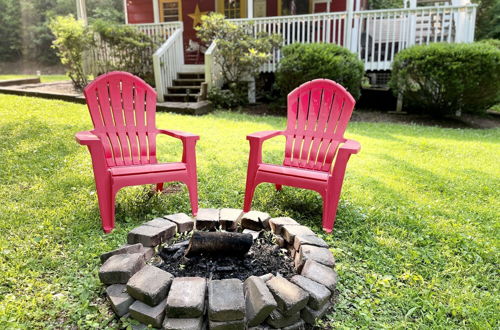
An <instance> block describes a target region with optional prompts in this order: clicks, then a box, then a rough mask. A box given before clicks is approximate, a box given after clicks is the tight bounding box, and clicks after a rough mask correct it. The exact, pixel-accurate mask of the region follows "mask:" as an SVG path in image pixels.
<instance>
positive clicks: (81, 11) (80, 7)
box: [76, 0, 88, 25]
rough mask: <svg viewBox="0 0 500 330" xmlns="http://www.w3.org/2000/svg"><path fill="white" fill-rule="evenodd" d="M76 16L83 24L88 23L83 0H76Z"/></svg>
mask: <svg viewBox="0 0 500 330" xmlns="http://www.w3.org/2000/svg"><path fill="white" fill-rule="evenodd" d="M76 17H77V19H78V20H82V21H83V24H84V25H87V24H88V21H87V6H86V5H85V0H76Z"/></svg>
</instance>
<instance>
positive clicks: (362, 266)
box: [0, 95, 500, 329]
mask: <svg viewBox="0 0 500 330" xmlns="http://www.w3.org/2000/svg"><path fill="white" fill-rule="evenodd" d="M284 125H285V119H284V118H276V117H257V116H250V115H244V114H236V113H230V112H216V113H213V114H210V115H207V116H203V117H190V116H182V115H175V114H166V113H160V114H158V115H157V126H158V127H160V128H175V129H179V130H185V131H190V132H194V133H197V134H199V135H201V140H200V141H199V144H198V147H197V153H198V175H199V182H200V184H199V194H200V207H241V206H242V203H243V191H244V185H245V176H246V162H247V157H248V142H247V141H246V140H245V136H246V134H248V133H251V132H254V131H259V130H270V129H281V128H283V127H284ZM90 128H91V121H90V117H89V115H88V113H87V109H86V107H85V106H83V105H77V104H72V103H66V102H62V101H52V100H43V99H36V98H28V97H18V96H7V95H0V155H1V158H0V159H1V161H0V196H1V203H0V232H1V236H0V237H1V239H0V278H1V280H0V328H1V329H7V328H49V327H58V328H65V327H69V326H73V327H76V328H91V327H95V328H104V327H119V326H121V325H123V324H121V323H120V321H116V320H114V319H113V315H112V314H111V312H110V309H109V306H108V305H107V303H106V301H105V297H104V287H103V286H102V285H101V284H100V283H99V280H98V278H97V270H98V268H99V266H100V263H99V259H98V257H99V255H100V254H101V253H103V252H106V251H109V250H111V249H114V248H116V247H118V246H119V245H121V244H123V243H125V241H126V233H127V231H128V230H130V229H132V228H133V227H135V226H137V225H139V224H141V223H142V222H143V221H145V220H149V219H152V218H153V217H154V216H158V215H163V214H168V213H174V212H187V213H189V211H190V209H189V206H188V205H189V203H188V197H187V192H186V189H184V190H183V191H182V192H181V193H177V194H171V195H153V194H150V193H149V189H150V188H149V187H132V188H126V189H124V190H122V191H121V192H120V193H119V194H118V198H117V212H116V218H117V228H116V230H115V231H114V232H113V233H112V234H110V235H104V234H103V233H102V231H101V227H100V219H99V213H98V207H97V199H96V194H95V188H94V179H93V176H92V170H91V162H90V157H89V154H88V152H87V150H86V148H84V147H81V146H79V145H78V144H77V143H76V142H75V141H74V138H73V136H74V133H75V132H78V131H81V130H87V129H90ZM347 137H349V138H353V139H357V140H359V141H360V142H361V145H362V148H363V149H362V151H361V153H360V154H359V155H355V156H353V157H352V158H351V161H350V163H349V165H348V170H347V174H346V178H345V182H344V190H343V192H342V199H341V202H340V209H339V212H338V216H337V222H336V225H335V229H334V233H333V235H323V234H322V237H323V238H324V239H325V240H327V242H328V243H329V244H330V247H331V250H332V251H333V253H334V255H335V257H336V260H337V270H338V273H339V276H340V282H339V285H338V290H339V296H338V302H337V304H336V306H335V309H334V310H333V312H332V313H331V314H329V315H328V316H327V317H326V318H325V319H324V320H323V321H321V323H320V324H319V325H320V328H326V327H327V326H331V327H335V328H372V329H373V328H399V329H403V328H475V329H487V328H496V329H498V327H499V325H500V318H499V309H498V306H499V305H500V304H499V303H500V301H499V300H500V299H499V292H498V288H499V279H500V276H499V275H500V274H499V268H498V248H499V240H498V237H500V235H499V234H500V232H499V222H498V218H499V210H500V194H499V191H500V166H499V164H500V152H499V151H500V130H499V129H496V130H473V129H468V130H462V129H442V128H434V127H422V126H412V125H398V124H380V123H352V124H351V125H350V126H349V127H348V129H347ZM265 150H266V151H267V152H266V154H265V160H266V161H271V162H275V163H278V162H280V160H281V157H282V153H283V140H281V139H276V140H271V141H269V142H266V144H265ZM158 154H159V156H160V160H169V161H170V160H177V159H179V158H180V155H181V144H180V142H178V141H176V140H174V139H171V138H168V137H161V138H160V140H159V150H158ZM255 196H256V197H255V200H254V208H255V209H257V210H262V211H266V212H269V213H270V214H271V215H272V216H291V217H293V218H295V219H296V220H298V221H300V222H301V223H304V224H307V225H310V226H311V227H312V229H313V230H314V231H316V232H317V233H322V232H321V230H320V228H321V227H320V225H321V200H320V198H319V196H318V195H317V194H316V193H314V192H311V191H305V190H299V189H293V188H286V187H285V188H284V189H283V191H282V192H281V193H276V192H275V191H274V189H273V187H272V186H271V185H270V184H263V185H261V186H259V188H257V191H256V195H255Z"/></svg>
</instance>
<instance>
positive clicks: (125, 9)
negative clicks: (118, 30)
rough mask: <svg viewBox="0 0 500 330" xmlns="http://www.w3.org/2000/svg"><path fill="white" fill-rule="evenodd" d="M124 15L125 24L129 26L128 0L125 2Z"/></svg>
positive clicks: (124, 0)
mask: <svg viewBox="0 0 500 330" xmlns="http://www.w3.org/2000/svg"><path fill="white" fill-rule="evenodd" d="M123 15H124V16H125V24H128V10H127V0H123Z"/></svg>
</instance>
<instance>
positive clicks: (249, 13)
mask: <svg viewBox="0 0 500 330" xmlns="http://www.w3.org/2000/svg"><path fill="white" fill-rule="evenodd" d="M247 17H248V18H253V0H248V1H247Z"/></svg>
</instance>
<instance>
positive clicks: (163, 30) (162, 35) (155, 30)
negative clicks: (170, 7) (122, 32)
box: [130, 22, 183, 41]
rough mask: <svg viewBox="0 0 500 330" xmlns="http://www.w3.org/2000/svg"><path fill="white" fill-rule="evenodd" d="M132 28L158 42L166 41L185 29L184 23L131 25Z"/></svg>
mask: <svg viewBox="0 0 500 330" xmlns="http://www.w3.org/2000/svg"><path fill="white" fill-rule="evenodd" d="M130 26H132V27H134V28H136V29H138V30H139V31H141V32H143V33H145V34H147V35H148V36H150V37H152V38H153V40H158V41H166V40H167V39H168V38H169V37H170V36H171V35H172V34H173V33H174V32H175V31H177V29H182V27H183V25H182V22H168V23H150V24H131V25H130Z"/></svg>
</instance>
